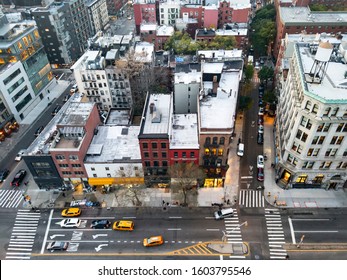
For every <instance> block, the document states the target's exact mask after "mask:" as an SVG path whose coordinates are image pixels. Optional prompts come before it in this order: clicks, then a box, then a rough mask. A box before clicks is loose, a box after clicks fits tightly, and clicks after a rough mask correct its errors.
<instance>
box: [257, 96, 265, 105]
mask: <svg viewBox="0 0 347 280" xmlns="http://www.w3.org/2000/svg"><path fill="white" fill-rule="evenodd" d="M258 105H259V107H263V106H264V102H263V99H261V98H259V102H258Z"/></svg>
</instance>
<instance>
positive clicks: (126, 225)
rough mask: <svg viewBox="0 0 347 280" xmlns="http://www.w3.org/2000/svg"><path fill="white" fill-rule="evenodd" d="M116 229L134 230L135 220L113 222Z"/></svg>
mask: <svg viewBox="0 0 347 280" xmlns="http://www.w3.org/2000/svg"><path fill="white" fill-rule="evenodd" d="M113 229H114V230H128V231H132V230H134V222H133V221H115V222H114V223H113Z"/></svg>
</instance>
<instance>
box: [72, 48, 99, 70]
mask: <svg viewBox="0 0 347 280" xmlns="http://www.w3.org/2000/svg"><path fill="white" fill-rule="evenodd" d="M104 68H105V58H104V57H103V56H102V55H101V51H99V50H97V51H90V50H88V51H86V52H85V53H84V54H83V55H82V56H81V57H80V58H79V59H78V60H77V61H76V63H74V65H72V66H71V68H70V69H72V70H74V69H81V70H87V69H89V70H100V69H104Z"/></svg>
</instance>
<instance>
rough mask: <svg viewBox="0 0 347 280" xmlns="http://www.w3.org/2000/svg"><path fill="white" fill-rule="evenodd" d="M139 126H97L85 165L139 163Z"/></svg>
mask: <svg viewBox="0 0 347 280" xmlns="http://www.w3.org/2000/svg"><path fill="white" fill-rule="evenodd" d="M139 132H140V127H139V126H99V127H98V134H97V135H95V136H94V137H93V140H92V142H91V144H90V146H89V148H88V151H87V154H86V157H85V159H84V161H85V162H86V163H92V162H95V163H106V162H123V161H124V160H127V161H128V162H129V161H133V162H141V152H140V146H139V140H138V138H137V137H138V135H139Z"/></svg>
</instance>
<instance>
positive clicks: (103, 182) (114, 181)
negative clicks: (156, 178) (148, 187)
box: [88, 177, 145, 186]
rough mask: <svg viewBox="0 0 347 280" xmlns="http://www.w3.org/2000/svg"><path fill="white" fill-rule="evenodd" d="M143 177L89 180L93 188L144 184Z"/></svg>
mask: <svg viewBox="0 0 347 280" xmlns="http://www.w3.org/2000/svg"><path fill="white" fill-rule="evenodd" d="M144 182H145V180H144V178H143V177H118V178H89V179H88V184H89V185H91V186H103V185H114V184H143V183H144Z"/></svg>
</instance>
